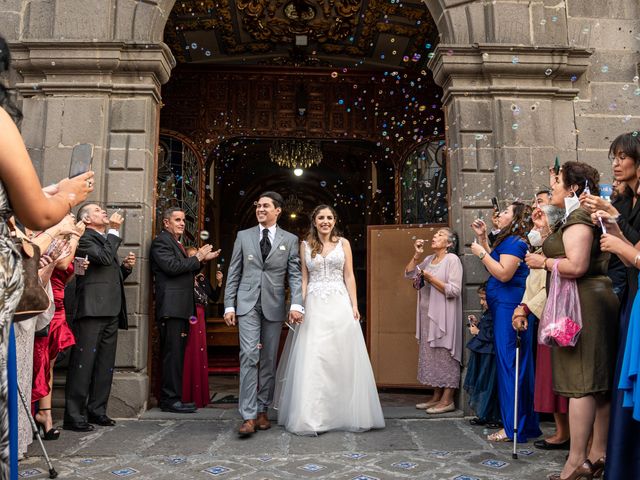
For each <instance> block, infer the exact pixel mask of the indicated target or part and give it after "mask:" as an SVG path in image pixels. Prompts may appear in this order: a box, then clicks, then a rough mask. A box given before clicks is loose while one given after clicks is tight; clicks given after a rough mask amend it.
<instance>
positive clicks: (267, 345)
mask: <svg viewBox="0 0 640 480" xmlns="http://www.w3.org/2000/svg"><path fill="white" fill-rule="evenodd" d="M259 242H260V227H259V226H257V225H256V226H255V227H253V228H249V229H247V230H242V231H240V232H238V236H237V237H236V242H235V244H234V246H233V255H232V256H231V262H230V264H229V271H228V273H227V286H226V288H225V292H224V306H225V308H229V307H233V308H235V311H236V315H237V317H238V330H239V332H240V399H239V408H238V409H239V411H240V414H241V415H242V418H243V419H245V420H249V419H255V418H256V416H257V414H258V413H259V412H266V411H267V409H268V408H269V405H270V404H271V402H272V401H273V393H274V388H275V370H276V358H277V354H278V346H279V343H280V334H281V331H282V323H283V322H284V321H285V320H286V317H287V312H286V311H285V277H288V281H289V288H290V290H291V303H292V304H298V305H302V274H301V273H300V256H299V248H298V237H296V236H295V235H293V234H291V233H289V232H286V231H284V230H282V229H281V228H279V227H278V228H276V233H275V239H274V240H273V242H272V245H271V251H270V252H269V256H268V257H267V258H266V260H265V261H264V262H263V261H262V254H261V253H260V243H259ZM260 344H261V345H262V348H260ZM258 364H259V367H258Z"/></svg>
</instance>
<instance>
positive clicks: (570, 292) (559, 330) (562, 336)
mask: <svg viewBox="0 0 640 480" xmlns="http://www.w3.org/2000/svg"><path fill="white" fill-rule="evenodd" d="M559 261H560V259H556V261H555V262H553V269H552V271H551V282H550V286H549V291H548V292H547V303H546V305H545V307H544V312H543V313H542V318H541V319H540V327H539V328H538V343H540V344H542V345H548V346H557V347H574V346H575V345H576V343H577V342H578V338H579V337H580V332H581V331H582V313H581V311H580V296H579V295H578V285H577V283H576V281H575V279H573V278H562V276H561V275H560V273H558V262H559Z"/></svg>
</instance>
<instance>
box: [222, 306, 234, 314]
mask: <svg viewBox="0 0 640 480" xmlns="http://www.w3.org/2000/svg"><path fill="white" fill-rule="evenodd" d="M227 313H236V309H235V307H227V308H225V309H224V314H225V315H226V314H227Z"/></svg>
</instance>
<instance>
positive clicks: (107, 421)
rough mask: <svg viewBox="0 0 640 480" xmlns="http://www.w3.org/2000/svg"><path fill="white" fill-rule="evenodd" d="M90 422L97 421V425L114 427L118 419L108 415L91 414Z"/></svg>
mask: <svg viewBox="0 0 640 480" xmlns="http://www.w3.org/2000/svg"><path fill="white" fill-rule="evenodd" d="M89 423H95V424H96V425H102V426H103V427H113V426H114V425H115V424H116V421H115V420H114V419H112V418H109V417H107V416H106V415H97V416H93V415H89Z"/></svg>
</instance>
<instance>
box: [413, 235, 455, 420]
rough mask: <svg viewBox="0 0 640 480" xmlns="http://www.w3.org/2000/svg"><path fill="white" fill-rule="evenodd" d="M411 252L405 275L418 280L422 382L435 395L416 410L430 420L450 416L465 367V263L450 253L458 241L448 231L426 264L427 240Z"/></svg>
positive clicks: (439, 238)
mask: <svg viewBox="0 0 640 480" xmlns="http://www.w3.org/2000/svg"><path fill="white" fill-rule="evenodd" d="M413 247H414V249H415V252H414V255H413V257H412V258H411V260H409V263H408V264H407V266H406V267H405V269H404V270H405V271H404V274H405V277H406V278H414V279H416V280H415V282H414V287H416V289H418V311H417V315H416V338H417V339H418V343H419V350H420V353H419V359H418V381H419V382H420V383H422V384H424V385H429V386H431V387H433V389H434V393H433V396H432V397H431V399H430V400H429V401H427V402H426V403H419V404H417V405H416V408H420V409H426V411H427V413H429V414H436V413H446V412H452V411H454V410H455V409H456V407H455V404H454V402H453V396H454V394H455V391H456V389H457V388H458V386H459V385H460V364H461V362H462V297H461V288H462V263H461V262H460V259H459V258H458V256H457V255H456V254H455V253H451V252H453V251H455V247H456V236H455V233H454V232H453V230H451V229H450V228H441V229H440V230H438V231H437V232H436V234H435V235H434V236H433V240H431V248H432V249H433V254H432V255H429V256H428V257H426V258H425V259H424V260H422V262H420V257H422V255H424V240H422V239H418V240H416V241H415V243H414V245H413ZM418 262H420V263H418Z"/></svg>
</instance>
